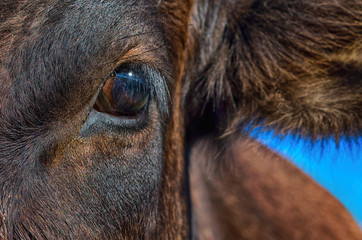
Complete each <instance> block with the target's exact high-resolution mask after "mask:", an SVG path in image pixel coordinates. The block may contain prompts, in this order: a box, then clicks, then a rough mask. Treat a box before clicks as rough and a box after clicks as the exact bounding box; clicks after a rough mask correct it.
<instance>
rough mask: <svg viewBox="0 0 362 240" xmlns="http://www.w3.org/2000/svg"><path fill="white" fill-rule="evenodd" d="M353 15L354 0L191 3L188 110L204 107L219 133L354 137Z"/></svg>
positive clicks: (360, 62)
mask: <svg viewBox="0 0 362 240" xmlns="http://www.w3.org/2000/svg"><path fill="white" fill-rule="evenodd" d="M360 18H361V3H360V1H323V0H321V1H304V0H303V1H252V0H247V1H231V0H227V1H216V0H199V1H195V6H194V9H193V14H192V18H191V28H190V29H191V30H190V33H189V43H188V46H189V51H188V58H187V63H188V64H187V76H186V84H185V86H186V89H185V90H184V92H185V93H188V94H189V95H188V97H186V100H185V101H186V104H185V105H186V106H187V110H189V114H188V115H189V116H191V119H192V118H193V116H196V115H198V114H199V112H202V111H203V112H206V113H207V109H208V108H212V112H214V113H216V119H215V123H218V124H219V125H218V128H219V129H221V130H222V131H224V133H225V132H228V133H231V132H233V131H235V130H236V129H238V130H239V129H240V127H242V126H244V127H245V126H247V127H248V128H249V129H251V128H250V127H253V126H258V127H265V128H272V129H274V131H275V132H277V133H281V134H286V133H293V134H297V135H301V136H306V137H310V138H317V137H318V138H320V137H331V136H332V137H335V138H338V137H339V136H341V135H348V136H357V135H358V134H360V131H361V126H362V111H361V106H362V81H361V76H362V58H361V57H360V56H361V55H362V42H361V31H362V26H361V24H360ZM220 115H222V117H220ZM214 116H215V114H214ZM218 116H219V117H218ZM220 118H221V119H220Z"/></svg>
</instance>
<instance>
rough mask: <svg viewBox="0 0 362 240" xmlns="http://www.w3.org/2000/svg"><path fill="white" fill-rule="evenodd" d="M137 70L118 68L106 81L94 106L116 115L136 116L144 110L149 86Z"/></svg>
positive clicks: (101, 110) (98, 109) (100, 110)
mask: <svg viewBox="0 0 362 240" xmlns="http://www.w3.org/2000/svg"><path fill="white" fill-rule="evenodd" d="M143 75H144V74H142V72H140V71H137V70H129V69H128V70H127V69H126V70H117V71H115V72H114V73H113V74H112V75H111V76H110V77H109V78H108V79H107V81H106V82H105V84H104V86H103V88H102V89H101V91H100V93H99V95H98V98H97V100H96V103H95V105H94V108H95V109H96V110H97V111H99V112H104V113H108V114H111V115H114V116H135V115H137V114H139V113H141V112H142V111H143V109H144V108H145V106H146V105H147V102H148V98H149V95H150V94H149V88H148V87H147V85H146V82H145V81H144V79H143V77H144V76H143Z"/></svg>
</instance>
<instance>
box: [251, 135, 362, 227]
mask: <svg viewBox="0 0 362 240" xmlns="http://www.w3.org/2000/svg"><path fill="white" fill-rule="evenodd" d="M251 135H252V136H253V137H255V138H256V139H257V140H258V141H260V142H261V143H263V144H264V145H266V146H268V147H269V148H270V149H272V150H274V151H276V152H278V153H279V154H281V155H282V156H284V157H286V158H287V159H288V160H290V161H291V162H293V163H294V164H296V165H297V166H298V167H299V168H300V169H302V170H303V171H304V172H306V173H307V174H308V175H310V176H311V177H312V178H313V179H314V180H316V181H317V182H318V183H319V184H321V185H322V186H324V187H325V188H326V189H327V190H329V191H330V192H331V193H332V194H333V195H334V196H335V197H337V198H338V199H339V200H340V201H341V202H342V203H343V205H344V206H345V207H346V208H347V209H348V210H349V211H350V212H351V214H352V215H353V216H354V217H355V219H356V220H357V221H358V222H359V224H360V225H361V226H362V149H361V148H362V136H360V137H358V138H357V139H350V140H348V139H347V138H341V140H340V142H339V145H337V143H336V142H335V141H334V140H333V139H327V140H317V141H314V142H313V143H312V141H310V140H308V139H307V140H306V139H301V138H298V137H295V136H292V135H287V136H285V137H281V136H275V135H274V134H273V132H272V131H267V132H264V133H260V132H259V131H257V130H256V131H254V132H252V134H251Z"/></svg>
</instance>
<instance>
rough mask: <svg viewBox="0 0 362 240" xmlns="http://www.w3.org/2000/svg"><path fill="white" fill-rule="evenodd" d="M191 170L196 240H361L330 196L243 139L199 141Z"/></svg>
mask: <svg viewBox="0 0 362 240" xmlns="http://www.w3.org/2000/svg"><path fill="white" fill-rule="evenodd" d="M225 143H227V144H228V148H227V151H225V148H224V146H223V145H224V144H225ZM190 165H191V167H190V169H191V170H190V179H191V181H190V185H191V197H192V203H193V216H194V217H193V219H194V226H195V228H194V230H195V231H194V234H195V235H197V236H198V237H199V239H208V240H214V239H215V240H216V239H279V240H289V239H330V240H337V239H338V240H344V239H350V240H358V239H361V231H360V229H359V228H358V226H357V225H356V223H354V220H353V218H352V217H351V216H350V215H349V213H348V212H347V211H346V210H345V208H344V207H343V206H342V204H341V203H340V202H338V201H337V200H336V199H335V198H334V197H333V196H332V195H331V194H330V193H328V192H327V191H326V190H324V189H323V188H322V187H321V186H319V185H318V184H317V183H315V182H314V181H313V180H312V179H311V178H309V177H308V176H307V175H305V174H304V173H303V172H302V171H301V170H300V169H298V168H296V167H295V166H294V165H293V164H291V163H290V162H289V161H287V160H285V159H283V158H282V157H280V156H279V155H277V154H276V153H274V152H272V151H271V150H270V149H267V148H266V147H265V146H262V145H261V144H260V143H258V142H255V141H253V140H250V139H248V138H247V137H245V136H238V137H232V136H229V137H227V138H226V139H224V140H223V141H222V144H220V142H218V141H215V139H214V138H213V137H210V136H209V137H205V138H203V139H201V140H198V141H197V142H196V143H195V144H194V145H193V147H192V150H191V155H190Z"/></svg>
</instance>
